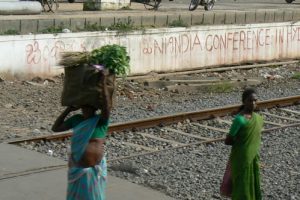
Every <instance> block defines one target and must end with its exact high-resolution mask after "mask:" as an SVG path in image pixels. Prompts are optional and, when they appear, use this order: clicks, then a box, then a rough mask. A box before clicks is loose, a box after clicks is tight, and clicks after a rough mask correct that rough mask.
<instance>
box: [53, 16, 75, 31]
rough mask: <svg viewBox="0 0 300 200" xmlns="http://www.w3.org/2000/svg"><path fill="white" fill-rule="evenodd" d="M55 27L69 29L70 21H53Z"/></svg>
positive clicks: (62, 19)
mask: <svg viewBox="0 0 300 200" xmlns="http://www.w3.org/2000/svg"><path fill="white" fill-rule="evenodd" d="M54 25H55V27H61V28H67V29H70V28H71V20H70V19H69V18H60V19H59V18H58V19H55V20H54Z"/></svg>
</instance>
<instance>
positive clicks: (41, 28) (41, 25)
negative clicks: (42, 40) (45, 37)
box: [37, 19, 54, 32]
mask: <svg viewBox="0 0 300 200" xmlns="http://www.w3.org/2000/svg"><path fill="white" fill-rule="evenodd" d="M53 27H54V19H39V20H38V28H37V29H38V32H45V31H46V30H48V29H51V28H53Z"/></svg>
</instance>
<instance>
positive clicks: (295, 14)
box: [293, 10, 300, 21]
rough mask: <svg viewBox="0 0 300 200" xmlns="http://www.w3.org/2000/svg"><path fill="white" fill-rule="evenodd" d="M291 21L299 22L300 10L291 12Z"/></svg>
mask: <svg viewBox="0 0 300 200" xmlns="http://www.w3.org/2000/svg"><path fill="white" fill-rule="evenodd" d="M293 21H300V10H293Z"/></svg>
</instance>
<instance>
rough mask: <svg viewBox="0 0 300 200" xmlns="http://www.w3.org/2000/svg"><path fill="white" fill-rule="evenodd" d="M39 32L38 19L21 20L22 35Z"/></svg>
mask: <svg viewBox="0 0 300 200" xmlns="http://www.w3.org/2000/svg"><path fill="white" fill-rule="evenodd" d="M36 32H38V20H37V19H23V20H21V33H22V34H28V33H36Z"/></svg>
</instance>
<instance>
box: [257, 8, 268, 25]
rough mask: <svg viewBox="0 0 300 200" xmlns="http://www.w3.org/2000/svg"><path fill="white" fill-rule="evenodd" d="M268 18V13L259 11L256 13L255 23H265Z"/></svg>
mask: <svg viewBox="0 0 300 200" xmlns="http://www.w3.org/2000/svg"><path fill="white" fill-rule="evenodd" d="M265 17H266V11H264V10H257V11H256V12H255V22H256V23H264V22H265Z"/></svg>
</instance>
